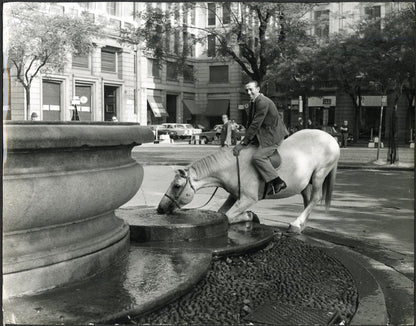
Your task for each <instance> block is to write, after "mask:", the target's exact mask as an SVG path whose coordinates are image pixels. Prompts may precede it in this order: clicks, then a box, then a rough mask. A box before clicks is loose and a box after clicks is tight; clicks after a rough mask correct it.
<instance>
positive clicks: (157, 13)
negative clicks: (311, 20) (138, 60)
mask: <svg viewBox="0 0 416 326" xmlns="http://www.w3.org/2000/svg"><path fill="white" fill-rule="evenodd" d="M230 6H232V7H230ZM194 7H197V8H202V9H203V10H205V11H206V12H207V13H208V16H209V17H211V19H212V20H213V21H215V23H214V24H213V25H212V27H211V26H208V27H198V26H194V25H193V24H189V23H188V22H187V20H186V19H183V13H185V14H186V13H187V12H189V11H190V10H192V9H193V8H194ZM312 7H313V4H305V3H270V2H240V3H229V2H216V3H205V2H201V3H182V9H181V7H180V6H178V5H177V4H172V5H170V8H169V9H168V10H166V11H162V10H161V8H159V7H156V8H153V7H152V6H150V5H149V6H147V10H146V11H142V12H139V13H137V17H138V21H139V22H141V25H140V26H139V27H138V28H132V29H130V30H123V31H122V38H123V40H124V41H127V42H131V43H135V44H139V43H141V44H143V47H144V50H147V51H149V52H150V53H151V54H152V55H154V57H155V58H156V59H158V60H162V61H163V60H166V59H167V58H169V57H175V58H176V59H177V60H178V68H179V69H181V67H184V66H185V65H184V64H183V63H184V61H185V60H186V57H187V56H188V54H189V52H190V48H191V47H192V46H193V45H194V44H195V43H198V42H199V43H204V44H205V43H206V42H212V44H214V42H215V53H209V55H210V56H215V57H217V58H231V59H232V60H234V61H235V62H237V63H238V64H239V65H240V67H241V69H242V71H243V72H244V73H245V75H246V76H247V77H248V78H250V79H253V80H256V81H257V82H259V84H262V83H263V82H265V80H266V79H267V74H268V72H269V70H270V67H272V66H274V65H276V64H278V63H279V62H280V60H281V58H282V54H283V53H284V52H285V51H288V49H290V48H291V47H293V46H295V45H297V43H299V41H302V40H303V39H304V38H305V37H306V34H307V32H306V27H307V21H306V20H305V19H303V18H304V16H305V14H306V13H307V12H308V11H309V10H310V9H311V8H312ZM219 8H221V10H219ZM220 12H221V13H222V15H221V16H220V15H219V13H220ZM181 15H182V19H181ZM208 19H210V18H208ZM190 34H192V35H194V37H193V38H192V40H189V42H188V44H186V43H187V42H183V44H184V46H183V47H182V48H180V49H177V48H176V49H173V51H172V49H169V44H170V43H169V42H167V40H169V37H170V36H171V35H183V37H184V38H185V36H186V35H188V36H189V35H190ZM187 45H188V46H187ZM172 53H173V55H172Z"/></svg>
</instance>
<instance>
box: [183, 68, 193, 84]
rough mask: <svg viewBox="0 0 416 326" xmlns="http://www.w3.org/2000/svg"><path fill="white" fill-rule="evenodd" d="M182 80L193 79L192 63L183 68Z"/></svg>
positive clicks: (189, 80)
mask: <svg viewBox="0 0 416 326" xmlns="http://www.w3.org/2000/svg"><path fill="white" fill-rule="evenodd" d="M183 80H184V81H185V82H193V81H194V66H193V65H186V67H185V68H184V70H183Z"/></svg>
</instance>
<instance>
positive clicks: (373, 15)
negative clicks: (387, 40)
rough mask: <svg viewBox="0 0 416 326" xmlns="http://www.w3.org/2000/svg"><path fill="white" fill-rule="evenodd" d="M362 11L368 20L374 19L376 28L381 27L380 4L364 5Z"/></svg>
mask: <svg viewBox="0 0 416 326" xmlns="http://www.w3.org/2000/svg"><path fill="white" fill-rule="evenodd" d="M364 13H365V15H366V16H367V17H368V19H370V20H374V21H376V23H377V25H378V28H379V29H381V20H380V18H381V7H380V6H372V7H365V8H364Z"/></svg>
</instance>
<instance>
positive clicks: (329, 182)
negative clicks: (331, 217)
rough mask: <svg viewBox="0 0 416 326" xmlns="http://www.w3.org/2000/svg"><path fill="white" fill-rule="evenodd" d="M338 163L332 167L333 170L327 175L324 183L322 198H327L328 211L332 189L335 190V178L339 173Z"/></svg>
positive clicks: (326, 206)
mask: <svg viewBox="0 0 416 326" xmlns="http://www.w3.org/2000/svg"><path fill="white" fill-rule="evenodd" d="M337 166H338V163H337V164H335V166H334V167H333V168H332V170H331V171H330V172H329V173H328V175H327V176H326V177H325V180H324V183H323V185H322V199H324V200H325V210H326V211H328V210H329V207H330V206H331V199H332V191H333V190H334V185H335V178H336V175H337Z"/></svg>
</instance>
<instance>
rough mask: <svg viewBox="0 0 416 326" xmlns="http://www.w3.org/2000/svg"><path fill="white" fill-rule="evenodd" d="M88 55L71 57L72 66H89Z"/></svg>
mask: <svg viewBox="0 0 416 326" xmlns="http://www.w3.org/2000/svg"><path fill="white" fill-rule="evenodd" d="M89 62H90V60H89V55H88V54H83V55H76V54H74V56H73V57H72V67H73V68H89Z"/></svg>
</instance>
